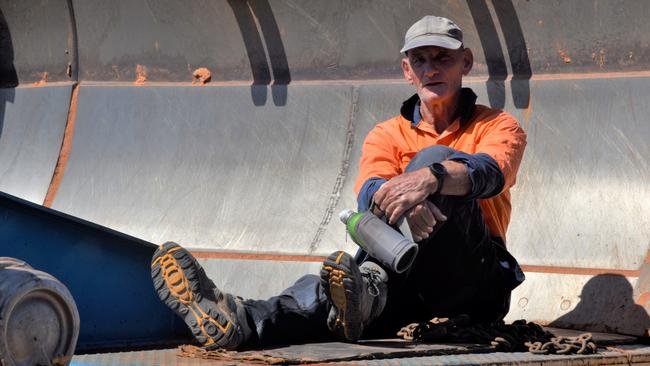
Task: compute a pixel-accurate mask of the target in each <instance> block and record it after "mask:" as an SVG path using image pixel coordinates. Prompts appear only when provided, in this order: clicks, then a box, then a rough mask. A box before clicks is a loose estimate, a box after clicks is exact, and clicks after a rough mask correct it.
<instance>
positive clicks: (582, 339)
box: [397, 315, 597, 354]
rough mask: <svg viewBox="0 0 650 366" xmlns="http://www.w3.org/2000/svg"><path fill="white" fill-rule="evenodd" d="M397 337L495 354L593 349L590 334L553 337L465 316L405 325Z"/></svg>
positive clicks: (531, 327) (531, 326)
mask: <svg viewBox="0 0 650 366" xmlns="http://www.w3.org/2000/svg"><path fill="white" fill-rule="evenodd" d="M397 336H398V337H401V338H403V339H406V340H412V341H416V342H458V343H483V344H489V345H491V346H493V347H494V348H495V350H496V351H503V352H525V351H528V352H531V353H535V354H551V353H553V354H592V353H596V351H597V346H596V343H594V342H593V337H592V334H591V333H583V334H581V335H579V336H577V337H556V336H555V335H554V334H553V333H551V332H549V331H546V330H544V329H543V328H542V327H541V326H540V325H538V324H535V323H532V322H527V321H525V320H523V319H522V320H516V321H514V322H513V323H512V324H505V323H504V322H503V321H499V322H492V323H472V322H471V320H470V318H469V316H467V315H459V316H458V317H455V318H433V319H431V320H429V321H428V322H426V323H413V324H409V325H407V326H405V327H403V328H402V329H400V331H399V332H397Z"/></svg>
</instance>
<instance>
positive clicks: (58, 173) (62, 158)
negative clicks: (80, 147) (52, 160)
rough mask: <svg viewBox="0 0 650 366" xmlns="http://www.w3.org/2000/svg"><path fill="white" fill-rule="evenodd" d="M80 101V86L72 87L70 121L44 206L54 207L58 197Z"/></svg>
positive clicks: (68, 121) (66, 126)
mask: <svg viewBox="0 0 650 366" xmlns="http://www.w3.org/2000/svg"><path fill="white" fill-rule="evenodd" d="M78 99H79V84H75V85H73V86H72V95H71V96H70V108H69V109H68V120H67V122H66V125H65V131H64V132H63V142H62V143H61V150H60V151H59V158H58V160H57V161H56V166H55V167H54V173H53V174H52V180H51V181H50V186H49V187H48V188H47V193H46V194H45V200H43V206H45V207H52V202H54V198H55V197H56V192H57V191H58V190H59V186H60V185H61V180H62V179H63V173H65V167H66V166H67V165H68V157H69V156H70V149H71V148H72V137H73V136H74V126H75V121H76V119H77V100H78Z"/></svg>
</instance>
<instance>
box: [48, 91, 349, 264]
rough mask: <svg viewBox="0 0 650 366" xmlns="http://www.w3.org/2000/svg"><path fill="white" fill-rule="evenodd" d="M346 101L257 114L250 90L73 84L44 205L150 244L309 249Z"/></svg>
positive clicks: (309, 99)
mask: <svg viewBox="0 0 650 366" xmlns="http://www.w3.org/2000/svg"><path fill="white" fill-rule="evenodd" d="M351 91H352V88H351V87H349V86H317V85H304V86H294V87H291V88H289V91H288V93H289V98H288V103H287V105H286V106H282V107H276V106H269V105H266V106H261V107H255V106H254V104H253V102H252V101H251V100H250V94H249V93H250V90H249V88H248V87H227V88H222V87H216V88H213V87H100V86H84V85H82V86H81V87H80V90H79V108H78V110H77V122H76V131H75V139H74V142H73V145H72V150H71V153H70V158H69V160H68V168H67V171H66V174H65V176H64V177H63V180H62V183H61V186H60V188H59V193H58V196H57V198H56V199H55V201H54V204H53V206H52V207H53V208H56V209H58V210H61V211H63V212H66V213H69V214H72V215H75V216H79V217H82V218H84V219H87V220H90V221H93V222H97V223H100V224H102V225H105V226H108V227H111V228H113V229H116V230H120V231H123V232H125V233H128V234H131V235H134V236H137V237H139V238H143V239H146V240H149V241H152V242H162V241H165V240H175V241H178V242H180V243H183V244H186V245H189V246H191V247H194V248H213V249H215V248H221V249H248V250H264V251H282V252H305V251H312V252H316V251H319V250H320V249H321V248H318V247H310V245H311V241H312V239H313V237H314V235H315V231H316V230H317V225H318V223H319V222H322V220H323V214H324V212H325V211H326V210H327V209H328V207H329V205H330V202H331V196H332V195H333V194H335V193H333V187H335V185H336V181H337V176H338V175H339V173H340V171H341V169H342V162H341V159H342V156H343V155H344V151H345V142H346V136H347V129H348V124H349V121H348V116H349V113H350V112H349V111H350V100H351ZM264 92H266V90H264ZM332 106H336V108H332ZM332 250H334V249H332V248H330V249H328V250H327V253H329V252H330V251H332Z"/></svg>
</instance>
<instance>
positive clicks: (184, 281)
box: [151, 242, 332, 350]
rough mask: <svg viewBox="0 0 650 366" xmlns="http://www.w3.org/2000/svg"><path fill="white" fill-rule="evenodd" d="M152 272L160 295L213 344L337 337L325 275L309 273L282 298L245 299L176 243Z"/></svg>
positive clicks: (161, 252)
mask: <svg viewBox="0 0 650 366" xmlns="http://www.w3.org/2000/svg"><path fill="white" fill-rule="evenodd" d="M151 275H152V279H153V282H154V287H155V288H156V292H157V293H158V296H159V297H160V299H161V300H162V301H163V302H164V303H165V304H166V305H167V306H169V307H170V308H171V309H172V310H174V311H175V312H176V314H177V315H178V316H180V317H181V318H182V319H183V320H184V321H185V323H186V324H187V326H188V327H189V328H190V330H191V331H192V333H193V334H194V336H195V338H196V339H197V340H198V341H199V342H200V343H202V344H203V345H204V346H206V347H207V348H225V349H229V350H232V349H241V348H247V347H254V346H262V345H270V344H287V343H292V342H307V341H314V340H325V339H328V338H329V339H331V337H332V336H331V333H330V331H329V330H328V329H327V326H326V319H327V314H328V310H329V308H328V300H327V297H326V296H325V294H324V291H323V289H322V286H321V284H320V278H319V277H318V276H315V275H307V276H303V277H302V278H300V279H299V280H298V281H297V282H296V283H295V284H294V285H292V286H291V287H289V288H288V289H286V290H285V291H283V292H282V294H280V295H279V296H275V297H272V298H270V299H268V300H245V301H244V300H242V299H241V298H239V297H235V296H232V295H230V294H227V293H225V292H222V291H220V290H219V289H218V288H217V287H216V286H215V284H214V283H213V282H212V281H211V280H210V279H209V278H208V277H207V276H206V274H205V271H204V270H203V268H202V267H201V265H200V264H199V263H198V262H197V261H196V259H195V258H194V257H193V256H192V255H191V254H190V253H189V252H188V251H187V250H185V249H184V248H182V247H180V246H179V245H178V244H176V243H171V242H170V243H165V244H163V245H161V246H160V247H159V248H158V250H156V253H155V254H154V256H153V259H152V264H151Z"/></svg>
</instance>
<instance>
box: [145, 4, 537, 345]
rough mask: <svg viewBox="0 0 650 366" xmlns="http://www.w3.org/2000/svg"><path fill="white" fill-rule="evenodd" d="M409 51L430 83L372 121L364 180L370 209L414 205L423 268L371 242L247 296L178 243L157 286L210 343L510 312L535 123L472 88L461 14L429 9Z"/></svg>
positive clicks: (403, 209) (159, 262) (381, 329)
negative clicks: (517, 220) (263, 296)
mask: <svg viewBox="0 0 650 366" xmlns="http://www.w3.org/2000/svg"><path fill="white" fill-rule="evenodd" d="M401 52H403V53H404V55H405V57H404V58H403V59H402V61H401V65H402V70H403V73H404V77H405V78H406V80H407V81H408V82H409V83H411V84H412V85H414V87H415V90H416V94H415V95H414V96H412V97H411V98H409V99H408V100H407V101H405V102H404V104H403V106H402V108H401V113H400V115H398V116H396V117H394V118H392V119H389V120H388V121H385V122H383V123H380V124H378V125H377V126H375V128H374V129H373V130H372V131H371V132H370V133H369V134H368V136H367V138H366V140H365V142H364V144H363V148H362V157H361V161H360V172H359V177H358V178H357V182H356V186H355V189H356V191H357V194H358V203H359V209H360V210H366V209H372V210H373V212H374V213H375V214H376V215H378V216H384V217H386V219H387V220H388V222H389V223H390V224H395V223H396V222H397V220H398V219H399V218H400V217H402V216H404V217H406V219H407V221H408V224H409V227H410V230H411V233H412V235H413V238H414V240H415V241H416V242H418V244H419V247H420V250H419V253H418V256H417V258H416V260H415V262H414V264H413V265H412V267H411V268H410V269H409V270H408V271H406V272H405V273H403V274H399V275H398V274H396V273H389V271H388V270H387V269H386V268H384V267H383V266H382V265H381V264H379V263H376V262H375V261H374V260H373V259H372V258H367V255H365V253H363V252H360V253H359V254H358V256H357V258H356V259H354V258H352V257H351V256H350V255H349V254H347V253H345V252H335V253H333V254H332V255H330V256H329V257H328V258H327V260H325V262H324V263H323V267H322V270H321V274H320V279H319V278H318V277H317V276H314V275H307V276H304V277H302V278H301V279H299V280H298V281H297V282H296V283H295V284H294V285H293V286H291V287H290V288H288V289H287V290H285V291H284V292H283V293H282V294H281V295H280V296H276V297H272V298H270V299H268V300H264V301H262V300H245V301H244V300H242V299H240V298H237V297H233V296H232V295H229V294H225V293H223V292H221V291H219V290H218V289H217V288H216V286H215V285H214V284H213V283H212V281H210V280H209V279H208V278H207V277H206V276H205V273H204V271H203V269H202V268H201V267H200V266H199V265H198V263H197V262H196V260H195V259H194V258H193V257H192V256H191V255H190V254H189V252H187V251H186V250H184V249H183V248H181V247H180V246H178V245H177V244H174V243H166V244H164V245H163V246H161V247H160V248H159V249H158V251H157V252H156V254H155V255H154V258H153V261H152V277H153V280H154V285H155V287H156V290H157V291H158V294H159V295H160V297H161V299H162V300H163V301H165V303H166V304H167V305H168V306H170V307H171V308H172V309H174V310H175V311H176V313H177V314H178V315H179V316H181V317H182V318H183V319H184V320H185V322H186V323H187V325H188V326H189V327H190V329H191V330H192V332H193V333H194V335H195V336H196V338H197V339H198V340H199V342H201V343H202V344H204V345H205V346H208V347H222V348H226V349H240V348H243V347H254V346H259V345H264V344H270V343H290V342H296V341H299V342H305V341H308V340H316V339H327V338H328V336H330V335H331V334H332V333H333V334H335V335H336V336H337V337H338V338H339V339H342V340H345V341H356V340H358V339H359V338H360V337H362V336H368V337H386V336H394V335H395V332H396V331H397V330H399V329H400V327H402V326H404V325H406V324H408V323H412V322H418V321H426V320H428V319H430V318H432V317H434V316H454V315H458V314H468V315H469V316H470V317H471V319H473V320H475V321H494V320H499V319H502V318H503V317H504V316H505V314H506V313H507V311H508V306H509V299H510V291H511V290H512V289H513V288H514V287H516V286H517V285H518V284H519V283H521V281H523V273H522V272H521V270H520V268H519V266H518V264H517V262H516V260H515V259H514V258H513V257H512V256H511V255H510V254H509V253H508V252H507V251H506V249H505V234H506V229H507V226H508V222H509V219H510V207H511V206H510V193H509V189H510V187H511V186H512V185H513V184H514V183H515V177H516V174H517V170H518V168H519V164H520V162H521V159H522V156H523V151H524V147H525V145H526V136H525V133H524V132H523V130H522V129H521V128H520V127H519V124H518V123H517V121H516V120H515V119H514V118H513V117H512V116H510V115H509V114H507V113H505V112H503V111H500V110H494V109H490V108H488V107H485V106H481V105H475V101H476V95H475V94H474V93H473V92H472V91H471V90H470V89H467V88H462V77H463V76H465V75H467V74H468V73H469V72H470V70H471V68H472V64H473V55H472V52H471V50H469V49H468V48H465V47H464V46H463V42H462V32H461V30H460V29H459V28H458V26H457V25H456V24H454V23H453V22H452V21H451V20H449V19H446V18H441V17H434V16H426V17H424V18H422V19H421V20H419V21H418V22H416V23H415V24H413V26H411V28H410V29H409V30H408V32H407V33H406V37H405V43H404V47H403V48H402V50H401ZM359 263H360V264H359Z"/></svg>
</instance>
